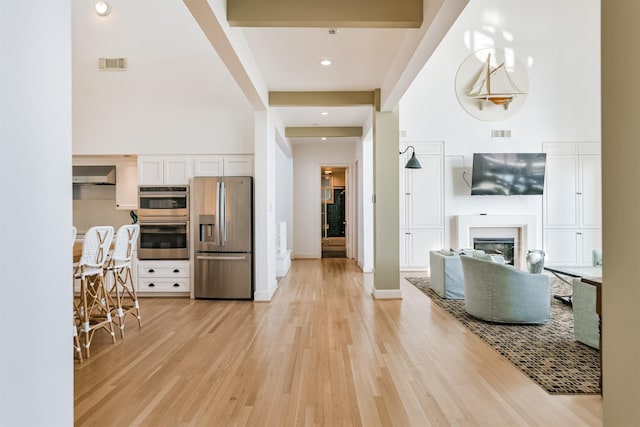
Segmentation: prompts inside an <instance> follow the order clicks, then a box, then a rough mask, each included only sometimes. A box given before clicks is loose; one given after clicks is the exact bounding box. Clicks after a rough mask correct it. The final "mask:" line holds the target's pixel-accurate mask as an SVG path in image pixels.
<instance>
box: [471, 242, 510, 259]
mask: <svg viewBox="0 0 640 427" xmlns="http://www.w3.org/2000/svg"><path fill="white" fill-rule="evenodd" d="M473 249H478V250H483V251H485V253H487V254H497V255H502V256H503V257H504V261H505V263H506V264H511V265H514V259H513V252H514V249H515V239H513V238H504V237H474V238H473Z"/></svg>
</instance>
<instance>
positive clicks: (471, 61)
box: [456, 48, 529, 122]
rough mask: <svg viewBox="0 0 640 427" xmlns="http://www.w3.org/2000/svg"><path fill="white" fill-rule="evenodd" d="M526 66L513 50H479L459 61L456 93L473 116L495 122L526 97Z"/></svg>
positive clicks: (527, 82)
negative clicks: (460, 62)
mask: <svg viewBox="0 0 640 427" xmlns="http://www.w3.org/2000/svg"><path fill="white" fill-rule="evenodd" d="M528 90H529V78H528V75H527V69H526V68H525V66H524V65H523V64H522V63H521V62H520V60H519V59H518V58H517V57H516V56H515V54H514V52H513V50H512V49H494V48H487V49H480V50H478V51H476V52H474V53H472V54H471V55H469V56H468V57H467V58H465V60H464V61H463V62H462V64H460V67H459V68H458V73H457V74H456V96H457V97H458V102H460V105H461V106H462V108H464V110H465V111H466V112H467V113H469V114H471V115H472V116H473V117H475V118H477V119H480V120H484V121H487V122H495V121H498V120H503V119H506V118H507V117H509V116H511V115H513V114H514V113H515V112H516V111H518V109H520V107H522V105H523V104H524V102H525V100H526V99H527V91H528Z"/></svg>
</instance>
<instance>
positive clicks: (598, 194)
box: [543, 142, 602, 266]
mask: <svg viewBox="0 0 640 427" xmlns="http://www.w3.org/2000/svg"><path fill="white" fill-rule="evenodd" d="M543 149H544V151H545V152H546V153H547V166H546V176H545V190H544V197H543V230H544V231H543V236H544V243H543V247H544V250H545V252H546V253H547V260H546V263H547V265H565V266H578V265H591V252H592V251H593V250H594V249H602V172H601V166H600V165H601V158H600V144H599V143H595V142H582V143H581V142H569V143H566V142H548V143H544V144H543Z"/></svg>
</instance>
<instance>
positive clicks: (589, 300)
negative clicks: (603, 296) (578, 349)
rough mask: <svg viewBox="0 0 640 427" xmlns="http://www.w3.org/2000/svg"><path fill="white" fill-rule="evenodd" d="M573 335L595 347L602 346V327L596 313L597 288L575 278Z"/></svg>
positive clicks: (577, 339) (572, 299)
mask: <svg viewBox="0 0 640 427" xmlns="http://www.w3.org/2000/svg"><path fill="white" fill-rule="evenodd" d="M571 301H572V305H573V337H574V338H575V339H576V341H580V342H581V343H584V344H586V345H588V346H591V347H593V348H600V328H599V325H598V323H599V319H598V314H597V313H596V288H595V287H594V286H592V285H590V284H588V283H584V282H582V281H581V280H580V279H573V296H572V298H571Z"/></svg>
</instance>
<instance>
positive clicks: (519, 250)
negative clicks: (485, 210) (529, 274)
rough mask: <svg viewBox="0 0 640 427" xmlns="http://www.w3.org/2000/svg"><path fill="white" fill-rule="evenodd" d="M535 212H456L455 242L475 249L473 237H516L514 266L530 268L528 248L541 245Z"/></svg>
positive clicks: (456, 246) (522, 268) (453, 240)
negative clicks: (537, 232) (533, 213)
mask: <svg viewBox="0 0 640 427" xmlns="http://www.w3.org/2000/svg"><path fill="white" fill-rule="evenodd" d="M536 223H537V220H536V216H535V215H455V216H454V227H453V236H452V239H451V244H452V246H453V247H454V248H457V249H463V248H473V238H474V237H475V238H488V237H499V238H514V266H515V267H516V268H518V269H520V270H526V255H527V250H528V249H537V248H538V239H537V235H536Z"/></svg>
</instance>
